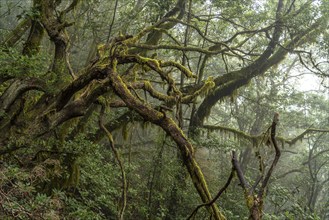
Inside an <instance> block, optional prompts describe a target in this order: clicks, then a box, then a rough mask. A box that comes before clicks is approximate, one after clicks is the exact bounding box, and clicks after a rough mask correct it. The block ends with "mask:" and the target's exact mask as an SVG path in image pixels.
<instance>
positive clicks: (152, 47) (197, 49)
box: [127, 43, 223, 55]
mask: <svg viewBox="0 0 329 220" xmlns="http://www.w3.org/2000/svg"><path fill="white" fill-rule="evenodd" d="M127 46H129V47H136V48H140V49H144V50H161V49H162V50H178V51H185V52H187V51H189V52H199V53H203V54H209V55H217V54H220V53H222V52H223V50H217V51H210V50H207V49H202V48H200V47H192V46H187V47H184V46H179V45H167V44H159V45H150V44H137V43H127Z"/></svg>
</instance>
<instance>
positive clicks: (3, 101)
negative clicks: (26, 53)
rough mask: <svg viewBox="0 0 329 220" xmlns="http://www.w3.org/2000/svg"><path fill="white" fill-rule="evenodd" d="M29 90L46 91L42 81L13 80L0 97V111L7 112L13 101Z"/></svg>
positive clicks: (30, 79)
mask: <svg viewBox="0 0 329 220" xmlns="http://www.w3.org/2000/svg"><path fill="white" fill-rule="evenodd" d="M30 90H39V91H44V92H45V91H46V90H47V85H46V84H45V82H43V81H42V80H40V79H37V78H31V77H28V78H25V79H16V80H14V81H13V82H12V83H11V84H10V86H8V88H7V89H6V90H5V92H4V93H3V94H2V95H1V97H0V111H4V112H7V110H8V109H9V108H10V106H11V105H12V104H13V103H14V102H15V100H17V99H18V98H19V97H21V95H22V94H24V93H25V92H27V91H30ZM0 117H1V116H0Z"/></svg>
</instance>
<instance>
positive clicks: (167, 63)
mask: <svg viewBox="0 0 329 220" xmlns="http://www.w3.org/2000/svg"><path fill="white" fill-rule="evenodd" d="M160 66H161V67H168V66H173V67H176V68H177V69H178V70H180V71H181V72H182V73H183V74H184V75H185V76H186V77H188V78H196V75H194V74H193V73H192V72H191V71H190V70H189V69H187V68H186V67H185V66H183V65H182V64H180V63H178V62H174V61H165V62H160Z"/></svg>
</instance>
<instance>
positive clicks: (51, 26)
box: [39, 0, 75, 86]
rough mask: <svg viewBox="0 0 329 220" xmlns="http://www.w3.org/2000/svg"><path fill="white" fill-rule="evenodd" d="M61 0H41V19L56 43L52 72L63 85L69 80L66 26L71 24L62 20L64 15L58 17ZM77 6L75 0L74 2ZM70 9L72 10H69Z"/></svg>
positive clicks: (58, 83)
mask: <svg viewBox="0 0 329 220" xmlns="http://www.w3.org/2000/svg"><path fill="white" fill-rule="evenodd" d="M59 3H60V1H50V0H46V1H40V2H39V7H40V20H41V23H42V25H43V27H44V28H45V29H46V31H47V33H48V36H49V38H50V40H51V41H52V42H53V43H54V45H55V53H54V58H53V62H52V65H51V68H50V70H51V72H53V73H55V76H56V82H55V83H56V85H57V86H62V85H63V84H64V83H65V82H66V81H67V80H68V78H67V75H66V74H67V73H69V71H68V70H69V69H68V66H67V60H68V58H67V48H68V44H69V36H68V34H67V33H66V31H65V28H66V27H68V26H70V25H71V24H69V23H67V22H66V21H64V20H62V19H64V17H63V16H62V17H61V18H58V16H57V6H58V4H59ZM73 6H74V7H75V1H74V2H73ZM69 11H70V10H69Z"/></svg>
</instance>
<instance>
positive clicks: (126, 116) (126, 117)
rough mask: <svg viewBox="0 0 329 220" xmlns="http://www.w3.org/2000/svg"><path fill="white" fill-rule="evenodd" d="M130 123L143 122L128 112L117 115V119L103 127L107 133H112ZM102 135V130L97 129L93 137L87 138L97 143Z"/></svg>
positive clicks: (131, 112)
mask: <svg viewBox="0 0 329 220" xmlns="http://www.w3.org/2000/svg"><path fill="white" fill-rule="evenodd" d="M132 121H143V119H142V118H141V117H139V116H138V115H137V114H136V113H135V112H134V111H131V110H129V111H127V112H125V113H123V114H121V115H119V116H118V117H117V118H115V119H113V120H110V121H109V122H107V123H106V124H105V125H104V126H105V127H106V129H107V130H108V131H110V132H113V131H114V130H117V129H119V128H121V127H122V125H124V124H125V123H129V122H132ZM104 135H105V132H104V130H102V129H98V130H97V131H96V133H95V134H94V135H91V136H90V137H89V139H90V140H92V141H93V142H96V143H98V142H99V141H101V140H102V138H103V137H104Z"/></svg>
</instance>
